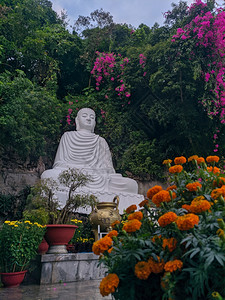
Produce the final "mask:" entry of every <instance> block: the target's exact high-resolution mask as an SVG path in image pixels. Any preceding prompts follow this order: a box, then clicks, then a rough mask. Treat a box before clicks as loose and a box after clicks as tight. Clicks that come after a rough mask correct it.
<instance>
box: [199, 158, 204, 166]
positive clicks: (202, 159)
mask: <svg viewBox="0 0 225 300" xmlns="http://www.w3.org/2000/svg"><path fill="white" fill-rule="evenodd" d="M204 162H205V159H204V157H198V158H197V164H198V165H200V164H202V163H204Z"/></svg>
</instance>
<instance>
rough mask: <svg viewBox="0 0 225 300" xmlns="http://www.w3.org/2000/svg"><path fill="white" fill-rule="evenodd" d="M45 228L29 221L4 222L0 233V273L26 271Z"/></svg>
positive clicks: (35, 253)
mask: <svg viewBox="0 0 225 300" xmlns="http://www.w3.org/2000/svg"><path fill="white" fill-rule="evenodd" d="M44 234H45V227H44V226H41V225H40V224H38V223H31V222H30V221H24V222H20V221H5V223H4V224H3V226H2V228H1V231H0V269H1V272H4V273H9V272H20V271H23V270H26V269H27V267H28V265H29V263H30V261H31V260H32V259H33V258H34V257H35V256H36V255H37V249H38V245H39V244H40V243H41V241H42V239H43V237H44Z"/></svg>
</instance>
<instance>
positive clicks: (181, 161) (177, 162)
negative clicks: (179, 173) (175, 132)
mask: <svg viewBox="0 0 225 300" xmlns="http://www.w3.org/2000/svg"><path fill="white" fill-rule="evenodd" d="M186 162H187V159H186V157H184V156H180V157H176V158H175V159H174V163H175V165H183V164H185V163H186Z"/></svg>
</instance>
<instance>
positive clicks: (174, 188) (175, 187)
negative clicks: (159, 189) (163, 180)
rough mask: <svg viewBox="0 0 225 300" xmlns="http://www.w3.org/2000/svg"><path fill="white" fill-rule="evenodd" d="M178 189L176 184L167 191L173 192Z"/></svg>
mask: <svg viewBox="0 0 225 300" xmlns="http://www.w3.org/2000/svg"><path fill="white" fill-rule="evenodd" d="M176 189H177V186H176V185H175V184H174V185H171V186H168V188H167V189H166V190H167V191H172V190H176Z"/></svg>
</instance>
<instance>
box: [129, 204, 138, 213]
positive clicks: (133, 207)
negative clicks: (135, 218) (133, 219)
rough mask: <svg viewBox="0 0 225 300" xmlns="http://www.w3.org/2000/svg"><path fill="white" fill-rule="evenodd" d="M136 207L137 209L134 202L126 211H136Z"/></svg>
mask: <svg viewBox="0 0 225 300" xmlns="http://www.w3.org/2000/svg"><path fill="white" fill-rule="evenodd" d="M136 209H137V205H135V204H132V205H130V206H129V207H128V208H127V209H126V213H127V214H130V213H132V212H134V211H135V210H136Z"/></svg>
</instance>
